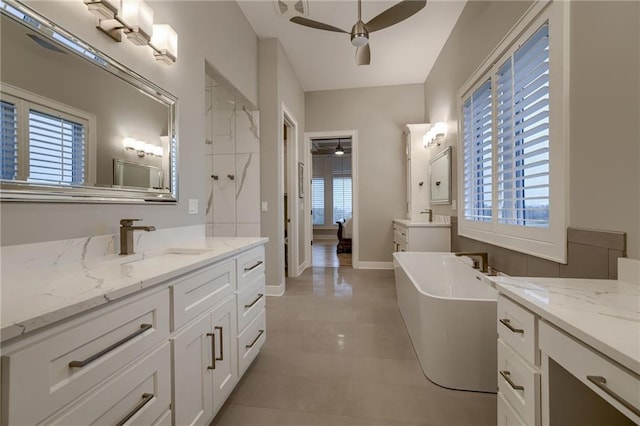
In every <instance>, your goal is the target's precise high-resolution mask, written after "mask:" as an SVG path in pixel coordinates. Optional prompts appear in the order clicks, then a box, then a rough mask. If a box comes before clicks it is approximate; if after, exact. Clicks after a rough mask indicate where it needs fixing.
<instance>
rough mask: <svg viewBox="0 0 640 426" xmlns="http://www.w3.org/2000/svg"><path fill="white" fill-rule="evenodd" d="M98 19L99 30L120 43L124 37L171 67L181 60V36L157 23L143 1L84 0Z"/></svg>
mask: <svg viewBox="0 0 640 426" xmlns="http://www.w3.org/2000/svg"><path fill="white" fill-rule="evenodd" d="M83 2H84V4H85V5H86V6H87V8H88V9H89V11H90V12H91V13H92V14H93V15H95V16H96V18H97V20H98V23H97V24H96V28H98V29H99V30H100V31H102V32H104V33H105V34H107V35H108V36H109V37H111V38H112V39H114V40H115V41H117V42H121V41H122V34H123V33H124V34H125V35H126V36H127V39H128V40H129V41H130V42H131V43H133V44H135V45H136V46H149V47H150V48H151V50H152V51H153V55H154V56H155V58H156V60H158V61H161V62H162V63H164V64H167V65H171V64H173V63H174V62H175V61H176V59H177V58H178V34H177V33H176V32H175V30H174V29H173V28H171V26H170V25H167V24H154V23H153V9H152V8H151V6H149V5H148V4H147V3H146V2H145V1H144V0H83Z"/></svg>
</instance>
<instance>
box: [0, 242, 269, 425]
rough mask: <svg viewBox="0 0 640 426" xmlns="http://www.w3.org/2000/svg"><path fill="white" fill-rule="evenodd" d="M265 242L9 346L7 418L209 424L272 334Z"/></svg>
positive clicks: (16, 421)
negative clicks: (268, 328)
mask: <svg viewBox="0 0 640 426" xmlns="http://www.w3.org/2000/svg"><path fill="white" fill-rule="evenodd" d="M264 285H265V278H264V247H263V246H262V245H259V246H257V247H253V248H250V249H248V250H245V251H243V252H241V253H239V254H237V255H235V256H232V257H230V258H227V259H223V260H220V261H213V262H212V263H211V264H209V265H205V266H200V267H197V268H195V270H192V271H190V272H186V273H183V274H182V275H180V276H178V277H176V278H172V279H169V280H167V281H165V282H164V283H160V284H158V285H155V286H153V287H151V288H149V289H146V290H142V291H139V292H137V293H135V294H133V295H130V296H125V297H122V298H119V299H118V300H116V301H112V302H109V303H107V304H106V305H103V306H101V307H99V308H95V309H93V310H89V311H87V312H84V313H80V314H79V315H76V316H75V317H73V318H70V319H65V320H62V321H59V322H58V323H57V324H55V325H53V326H50V327H48V328H44V329H42V330H40V331H34V332H32V333H29V334H28V335H26V336H23V337H18V338H15V339H13V340H12V341H9V342H8V343H7V344H5V343H3V346H2V364H1V368H2V394H1V395H2V405H1V407H2V411H1V413H0V423H1V424H3V425H5V424H6V425H25V424H41V423H44V424H59V425H71V424H78V425H80V424H94V423H95V424H118V425H121V424H141V425H171V424H173V425H186V424H203V425H204V424H209V423H210V422H211V421H212V420H213V417H214V416H215V414H216V413H217V411H218V410H219V409H220V408H221V406H222V404H223V403H224V401H225V400H226V399H227V397H228V396H229V394H230V393H231V391H232V390H233V388H234V387H235V386H236V384H237V382H238V379H239V378H240V377H241V376H242V374H244V372H245V371H246V369H247V367H248V366H249V364H250V363H251V362H252V361H253V359H254V358H255V356H256V355H257V354H258V351H259V350H260V348H261V347H262V345H263V344H264V342H265V340H266V334H265V301H264Z"/></svg>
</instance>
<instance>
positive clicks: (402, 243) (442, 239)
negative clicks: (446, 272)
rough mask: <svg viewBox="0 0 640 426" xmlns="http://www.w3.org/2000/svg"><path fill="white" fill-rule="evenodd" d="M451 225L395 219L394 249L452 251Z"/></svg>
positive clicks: (395, 250)
mask: <svg viewBox="0 0 640 426" xmlns="http://www.w3.org/2000/svg"><path fill="white" fill-rule="evenodd" d="M450 250H451V225H449V224H446V223H434V222H417V221H409V220H402V219H395V220H394V221H393V251H394V252H401V251H447V252H448V251H450Z"/></svg>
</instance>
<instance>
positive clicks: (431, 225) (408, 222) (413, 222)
mask: <svg viewBox="0 0 640 426" xmlns="http://www.w3.org/2000/svg"><path fill="white" fill-rule="evenodd" d="M393 221H394V222H395V223H398V224H400V225H402V226H406V227H407V228H451V224H450V223H445V222H421V221H418V220H409V219H393Z"/></svg>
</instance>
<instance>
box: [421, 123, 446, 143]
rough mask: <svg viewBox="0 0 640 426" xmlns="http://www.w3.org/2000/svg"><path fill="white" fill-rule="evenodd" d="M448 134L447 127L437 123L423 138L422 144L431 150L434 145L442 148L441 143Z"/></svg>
mask: <svg viewBox="0 0 640 426" xmlns="http://www.w3.org/2000/svg"><path fill="white" fill-rule="evenodd" d="M446 133H447V125H446V124H445V123H442V122H438V123H435V124H434V125H433V126H431V128H430V129H429V131H428V132H427V133H426V134H425V135H424V136H423V137H422V144H423V145H424V147H425V148H430V147H432V146H434V145H437V146H440V142H442V140H443V139H444V137H445V135H446Z"/></svg>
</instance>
